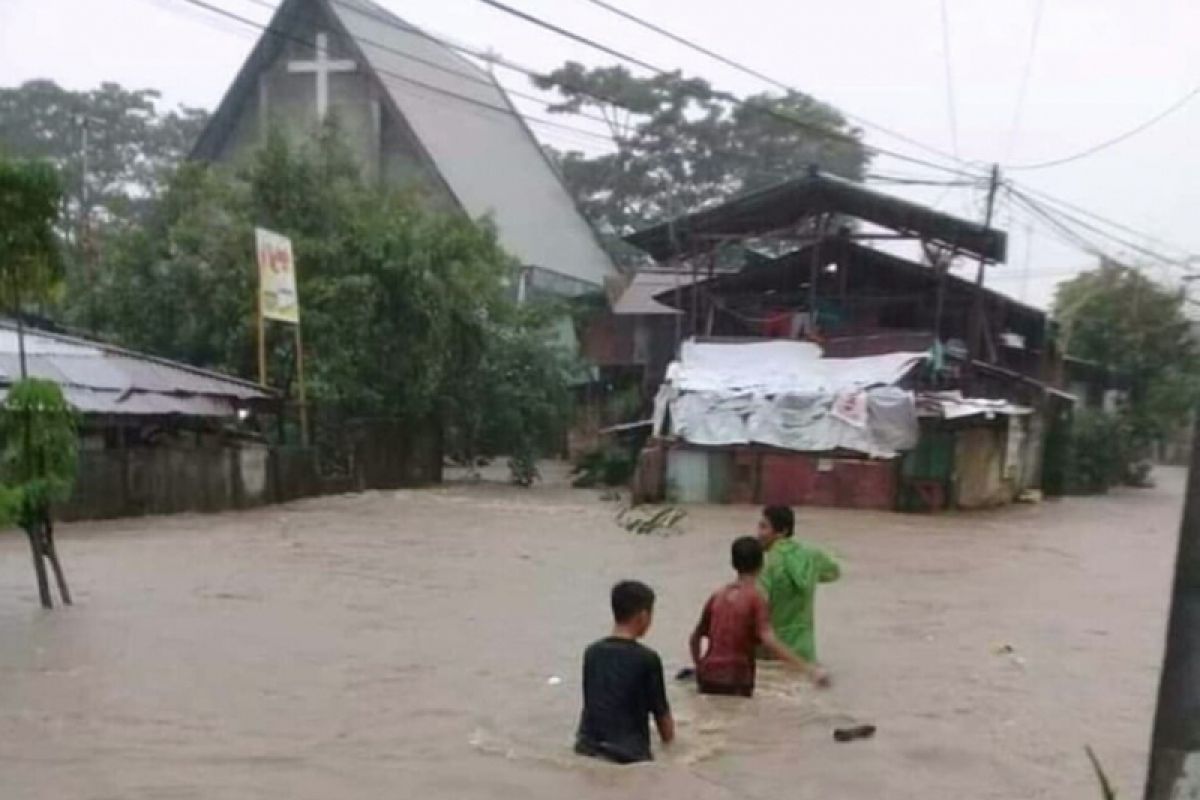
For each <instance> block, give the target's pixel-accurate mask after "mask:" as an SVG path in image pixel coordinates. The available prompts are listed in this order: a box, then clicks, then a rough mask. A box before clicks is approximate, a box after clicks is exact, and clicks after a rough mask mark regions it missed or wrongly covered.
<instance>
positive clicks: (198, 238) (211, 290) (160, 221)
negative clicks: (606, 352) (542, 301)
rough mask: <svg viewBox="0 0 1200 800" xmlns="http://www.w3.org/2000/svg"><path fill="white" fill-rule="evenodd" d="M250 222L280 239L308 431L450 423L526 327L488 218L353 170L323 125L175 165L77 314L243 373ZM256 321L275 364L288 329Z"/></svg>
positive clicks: (251, 289) (251, 337)
mask: <svg viewBox="0 0 1200 800" xmlns="http://www.w3.org/2000/svg"><path fill="white" fill-rule="evenodd" d="M256 226H261V227H266V228H270V229H272V230H275V231H278V232H280V233H283V234H285V235H287V236H289V237H290V238H291V240H292V246H293V252H294V254H295V257H296V264H297V278H298V290H299V294H300V305H301V319H302V322H303V325H304V339H305V344H306V348H307V350H306V353H305V365H306V373H307V378H308V383H309V394H310V399H311V402H312V404H313V406H314V408H315V410H316V416H317V424H318V434H319V426H320V424H321V422H320V421H321V419H322V418H324V419H327V420H334V419H346V418H349V417H387V418H399V419H403V420H406V421H408V422H410V423H412V424H414V425H423V424H427V423H429V422H431V421H435V420H436V421H450V420H448V419H447V417H448V415H449V414H450V413H451V410H452V409H454V408H463V407H464V406H465V404H467V403H470V402H476V403H477V402H481V398H484V399H483V400H482V402H487V401H486V398H485V397H484V395H483V394H482V393H483V392H485V391H493V389H492V388H491V387H492V384H491V382H489V381H487V380H483V379H482V378H480V377H479V375H480V374H481V373H488V372H492V373H494V372H495V371H496V369H497V367H496V366H495V365H496V361H497V359H501V356H499V355H498V354H499V353H507V351H504V350H502V349H501V343H502V342H507V341H509V339H510V338H511V337H516V341H518V342H521V343H524V342H525V339H524V338H522V337H524V336H525V335H526V332H527V331H529V330H531V328H528V327H525V326H526V323H525V322H524V321H523V319H522V318H521V316H520V315H519V314H518V312H517V311H516V310H515V309H514V308H513V302H512V301H511V299H510V296H511V292H510V290H509V287H510V285H511V281H512V278H513V277H514V276H515V263H514V262H513V261H512V259H511V258H509V256H508V255H507V254H505V253H504V251H503V250H502V249H501V247H500V246H499V244H498V241H497V238H496V234H495V231H494V229H493V227H492V226H491V225H490V224H489V223H488V221H487V220H480V221H472V220H469V219H467V218H465V217H462V216H461V215H451V214H441V213H436V212H433V211H430V210H428V205H427V204H426V203H424V202H423V201H422V198H421V197H420V196H418V195H415V194H405V193H396V192H393V191H390V190H388V189H385V188H381V187H379V186H377V185H374V184H370V183H368V182H366V181H364V180H363V179H362V177H361V176H360V174H359V171H358V168H357V166H356V163H355V160H354V158H353V157H352V155H351V154H350V153H349V152H348V151H347V150H346V149H345V147H344V146H343V145H342V143H341V140H340V137H339V135H338V132H337V129H336V125H330V126H328V127H327V128H326V130H325V131H324V132H323V134H322V135H321V136H320V137H318V139H317V140H316V141H312V142H304V143H299V144H297V143H293V142H290V141H288V140H287V139H286V138H285V137H284V136H282V135H280V134H274V135H272V136H271V137H269V140H268V142H267V143H266V145H265V146H264V148H263V149H262V150H261V151H260V152H259V153H258V154H257V155H256V156H255V157H254V158H253V159H252V160H251V161H250V162H249V163H248V164H247V165H246V166H245V167H243V168H240V169H237V170H229V169H225V168H219V167H202V166H198V165H188V166H187V167H185V168H184V169H182V170H181V171H180V172H179V174H178V175H177V176H176V179H175V180H174V182H173V183H172V185H171V188H170V190H169V191H168V192H167V193H166V194H165V195H164V197H163V199H162V202H161V203H160V204H159V205H158V207H157V209H156V210H155V211H154V213H153V214H152V215H151V216H150V219H149V222H148V223H147V225H146V226H145V227H144V228H137V229H133V230H130V231H129V232H127V233H126V234H124V235H122V236H120V237H117V239H116V240H115V241H114V243H113V247H111V248H110V251H109V255H110V258H111V260H110V263H109V264H108V265H107V268H106V269H105V270H104V271H103V273H102V274H101V275H100V276H98V280H97V282H96V283H95V284H94V287H93V290H92V292H91V293H90V295H89V301H88V302H87V303H86V304H85V305H84V307H82V308H80V309H79V315H80V321H81V322H83V321H84V320H86V322H85V323H84V324H88V325H89V326H90V327H94V328H95V329H97V330H99V331H101V332H103V333H105V334H107V335H108V336H110V337H112V338H115V339H117V340H119V341H121V342H122V343H124V344H126V345H128V346H131V347H136V348H139V349H145V350H149V351H151V352H156V353H159V354H162V355H164V356H167V357H171V358H178V359H180V360H184V361H187V362H189V363H194V364H199V365H204V366H209V367H215V368H219V369H224V370H227V371H230V372H233V373H235V374H239V375H242V376H245V377H253V376H255V375H256V359H255V324H254V320H255V306H254V297H255V288H256V282H257V277H256V273H255V268H254V265H253V256H252V254H253V252H254V228H255V227H256ZM269 330H270V332H271V336H270V337H269V346H270V349H271V351H272V352H271V356H270V358H269V361H270V363H271V364H272V365H273V366H272V370H273V374H274V375H276V376H280V375H282V376H286V375H290V374H291V371H292V370H291V368H290V367H291V364H292V363H293V358H294V353H293V351H292V347H293V344H292V339H291V337H290V336H289V335H288V332H287V331H286V330H284V329H283V326H272V327H271V328H270V329H269ZM529 335H530V336H532V333H530V334H529ZM521 352H523V353H525V354H526V355H530V357H531V358H540V357H542V356H543V355H545V354H544V353H536V352H534V351H532V350H526V351H521ZM503 359H509V362H511V358H509V356H508V355H507V354H505V355H504V356H503ZM503 359H501V360H503ZM505 363H508V362H505ZM539 363H540V362H539ZM501 372H503V370H501ZM513 374H514V376H517V377H519V376H520V375H522V374H524V373H523V372H521V371H520V370H516V371H515V372H513ZM534 374H539V375H540V373H534ZM542 377H544V376H542ZM515 379H517V378H516V377H514V380H515ZM282 383H283V389H284V391H285V393H290V391H291V387H290V384H289V382H288V379H287V378H284V379H283V381H282ZM533 407H535V406H531V408H533ZM518 422H520V423H521V424H526V423H527V422H528V420H526V419H524V418H523V419H521V420H518ZM491 424H492V423H490V422H489V425H491ZM514 424H516V423H514ZM493 433H494V432H489V431H487V430H483V429H481V431H480V432H479V435H480V436H484V435H487V436H491V435H493Z"/></svg>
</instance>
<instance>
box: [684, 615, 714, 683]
mask: <svg viewBox="0 0 1200 800" xmlns="http://www.w3.org/2000/svg"><path fill="white" fill-rule="evenodd" d="M711 608H712V599H711V598H710V599H709V600H708V602H707V603H705V604H704V610H703V611H701V612H700V620H699V621H698V622H697V623H696V627H695V628H693V629H692V635H691V636H690V637H689V638H688V650H689V651H691V654H692V664H693V665H694V666H696V667H699V666H700V656H701V645H702V644H703V643H704V637H705V636H707V635H708V626H709V621H710V619H711V612H710V609H711Z"/></svg>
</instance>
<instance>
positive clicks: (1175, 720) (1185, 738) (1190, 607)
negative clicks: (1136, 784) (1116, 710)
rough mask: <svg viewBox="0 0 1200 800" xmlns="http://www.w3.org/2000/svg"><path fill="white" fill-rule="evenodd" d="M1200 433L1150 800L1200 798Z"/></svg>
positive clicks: (1175, 585)
mask: <svg viewBox="0 0 1200 800" xmlns="http://www.w3.org/2000/svg"><path fill="white" fill-rule="evenodd" d="M1197 467H1200V429H1198V431H1197V434H1195V435H1194V436H1193V441H1192V464H1191V468H1190V469H1189V470H1188V479H1187V494H1186V499H1185V500H1184V505H1183V521H1182V523H1181V525H1180V529H1179V546H1178V549H1177V550H1176V555H1175V577H1174V581H1173V582H1172V588H1171V611H1170V616H1169V617H1168V622H1167V645H1166V654H1165V656H1164V658H1163V668H1162V675H1161V677H1160V678H1159V686H1158V708H1157V710H1156V711H1155V714H1154V734H1153V737H1152V739H1151V744H1150V763H1149V768H1148V771H1147V775H1146V794H1145V798H1146V800H1192V799H1193V798H1200V469H1197Z"/></svg>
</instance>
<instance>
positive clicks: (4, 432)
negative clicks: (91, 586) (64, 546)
mask: <svg viewBox="0 0 1200 800" xmlns="http://www.w3.org/2000/svg"><path fill="white" fill-rule="evenodd" d="M0 440H3V442H4V449H3V453H2V455H0V476H2V478H3V483H0V519H2V520H3V521H5V522H9V523H12V522H15V523H16V524H17V525H20V526H21V528H22V529H24V531H25V534H26V536H27V537H28V538H29V547H30V549H31V550H32V551H33V565H34V571H35V573H36V575H37V584H38V595H39V597H40V599H41V602H42V606H43V607H45V608H51V607H52V606H53V602H52V600H51V599H50V585H49V581H48V580H47V575H46V562H47V561H49V562H50V566H51V568H52V569H53V570H54V577H55V579H56V581H57V583H58V592H59V595H60V596H61V597H62V601H63V602H64V603H66V604H67V605H70V604H71V591H70V589H69V588H68V587H67V579H66V576H65V575H64V574H63V569H62V564H61V563H60V562H59V559H58V549H57V548H56V547H55V545H54V526H53V523H52V522H51V510H52V507H53V504H55V503H59V502H62V501H64V500H66V499H67V498H68V497H69V496H70V494H71V486H72V484H74V482H75V467H76V458H77V442H78V438H77V434H76V419H75V411H74V409H72V408H71V406H70V405H68V403H67V401H66V399H65V398H64V397H63V394H62V390H61V389H60V388H59V387H58V385H57V384H55V383H53V382H51V381H46V380H39V379H37V378H27V379H25V380H21V381H17V382H16V383H14V384H13V385H12V386H10V387H9V390H8V395H7V397H5V398H4V404H3V406H2V407H0Z"/></svg>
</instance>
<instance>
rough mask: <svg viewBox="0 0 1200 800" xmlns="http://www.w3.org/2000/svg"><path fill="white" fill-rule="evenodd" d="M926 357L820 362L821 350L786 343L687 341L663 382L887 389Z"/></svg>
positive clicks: (735, 388)
mask: <svg viewBox="0 0 1200 800" xmlns="http://www.w3.org/2000/svg"><path fill="white" fill-rule="evenodd" d="M927 357H928V354H927V353H887V354H886V355H881V356H863V357H861V358H822V357H821V348H820V346H819V345H816V344H813V343H811V342H794V341H788V340H782V339H780V340H774V341H765V342H762V341H755V342H744V343H743V342H737V343H725V342H698V341H696V340H695V339H689V340H688V341H686V342H684V343H683V346H682V347H681V349H680V359H679V361H676V362H673V363H672V364H671V366H670V367H669V368H668V370H667V380H668V381H669V382H671V383H672V384H674V385H675V386H676V387H677V388H679V389H681V390H684V391H729V392H758V393H766V394H775V393H780V392H826V393H836V392H840V391H845V390H848V389H859V388H866V387H871V386H891V385H892V384H895V383H897V382H899V381H900V380H901V379H902V378H904V376H905V375H907V374H908V373H909V372H910V371H912V369H913V367H915V366H916V365H917V364H919V363H921V362H922V361H924V360H925V359H926V358H927Z"/></svg>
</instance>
